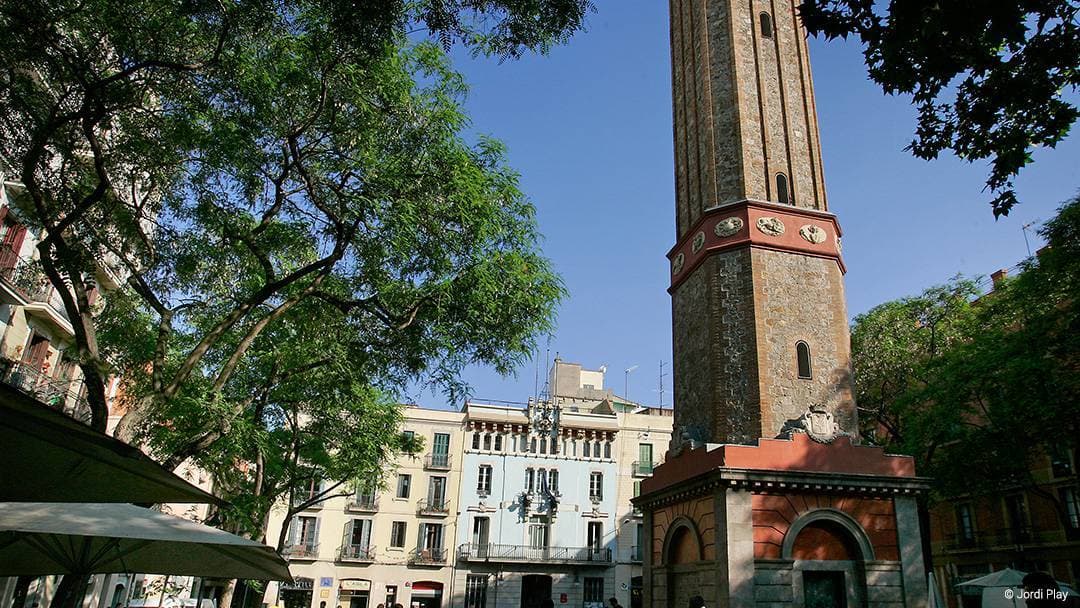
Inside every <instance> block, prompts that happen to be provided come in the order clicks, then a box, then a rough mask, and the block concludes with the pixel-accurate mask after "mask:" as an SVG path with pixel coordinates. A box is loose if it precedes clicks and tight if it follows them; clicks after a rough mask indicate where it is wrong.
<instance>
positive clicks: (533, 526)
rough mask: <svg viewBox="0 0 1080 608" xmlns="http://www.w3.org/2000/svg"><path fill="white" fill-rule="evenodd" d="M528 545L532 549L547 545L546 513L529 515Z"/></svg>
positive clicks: (542, 547)
mask: <svg viewBox="0 0 1080 608" xmlns="http://www.w3.org/2000/svg"><path fill="white" fill-rule="evenodd" d="M529 546H530V547H532V548H533V549H546V548H547V547H548V518H547V516H546V515H532V516H530V517H529Z"/></svg>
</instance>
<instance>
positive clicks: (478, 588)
mask: <svg viewBox="0 0 1080 608" xmlns="http://www.w3.org/2000/svg"><path fill="white" fill-rule="evenodd" d="M574 409H577V408H576V407H569V406H566V405H563V406H561V407H553V406H551V405H550V404H535V403H534V404H530V405H529V407H527V408H515V407H511V406H490V405H477V404H470V405H469V406H468V407H467V409H466V418H465V446H464V454H463V456H462V459H463V460H462V480H461V485H460V488H461V495H460V496H459V502H458V504H459V505H460V507H459V509H460V510H459V514H460V515H459V522H458V537H457V541H456V546H455V551H456V552H457V555H456V558H457V560H456V573H455V577H456V580H455V583H454V588H455V593H454V595H455V597H460V598H462V600H463V604H462V605H464V606H465V607H466V608H481V607H483V608H492V607H503V606H506V607H513V608H519V607H523V608H532V607H533V606H536V607H539V606H541V605H542V602H543V600H544V599H548V598H550V599H551V600H552V601H553V602H554V604H555V605H556V606H578V607H582V608H600V607H601V606H603V605H604V603H605V601H606V600H607V598H608V597H611V596H613V595H615V591H616V581H615V561H616V554H617V547H618V538H617V537H616V535H617V534H618V530H619V525H618V519H617V512H618V509H617V505H618V501H619V499H620V497H619V493H618V491H617V489H618V485H617V483H618V480H617V476H618V473H619V468H618V466H617V464H616V458H617V456H618V450H617V449H616V445H615V439H616V432H617V430H618V421H617V419H616V416H615V414H614V413H611V412H608V413H595V412H578V411H572V410H574ZM497 437H498V438H497ZM552 442H554V446H553V445H552ZM586 444H587V447H586Z"/></svg>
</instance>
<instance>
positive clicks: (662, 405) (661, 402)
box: [660, 359, 667, 409]
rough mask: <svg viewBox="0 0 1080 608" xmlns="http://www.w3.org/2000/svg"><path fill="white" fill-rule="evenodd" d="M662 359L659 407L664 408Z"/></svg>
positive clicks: (661, 362)
mask: <svg viewBox="0 0 1080 608" xmlns="http://www.w3.org/2000/svg"><path fill="white" fill-rule="evenodd" d="M666 375H667V374H665V373H664V360H663V359H661V360H660V409H664V376H666Z"/></svg>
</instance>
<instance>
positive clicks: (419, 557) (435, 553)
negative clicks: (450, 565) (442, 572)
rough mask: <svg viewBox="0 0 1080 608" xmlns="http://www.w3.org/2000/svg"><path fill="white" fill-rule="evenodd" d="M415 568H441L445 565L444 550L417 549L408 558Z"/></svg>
mask: <svg viewBox="0 0 1080 608" xmlns="http://www.w3.org/2000/svg"><path fill="white" fill-rule="evenodd" d="M409 563H411V564H413V565H415V566H442V565H444V564H446V549H444V548H442V547H439V548H437V549H417V550H416V551H415V552H414V553H413V554H412V556H411V557H410V558H409Z"/></svg>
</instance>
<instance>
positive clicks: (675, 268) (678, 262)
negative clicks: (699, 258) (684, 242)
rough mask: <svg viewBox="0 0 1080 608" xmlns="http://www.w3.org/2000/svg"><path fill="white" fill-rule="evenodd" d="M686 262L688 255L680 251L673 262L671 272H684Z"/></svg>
mask: <svg viewBox="0 0 1080 608" xmlns="http://www.w3.org/2000/svg"><path fill="white" fill-rule="evenodd" d="M685 262H686V256H684V255H683V254H682V252H680V253H679V255H677V256H675V261H673V262H672V263H671V274H679V273H680V272H682V267H683V264H684V263H685Z"/></svg>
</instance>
